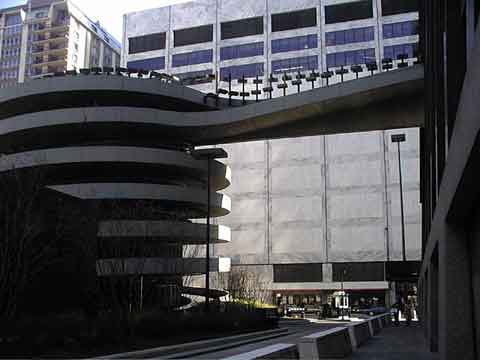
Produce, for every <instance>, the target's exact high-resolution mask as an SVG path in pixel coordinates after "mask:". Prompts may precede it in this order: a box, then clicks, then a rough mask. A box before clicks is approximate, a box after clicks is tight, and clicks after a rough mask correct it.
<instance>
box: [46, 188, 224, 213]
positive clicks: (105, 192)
mask: <svg viewBox="0 0 480 360" xmlns="http://www.w3.org/2000/svg"><path fill="white" fill-rule="evenodd" d="M49 189H51V190H55V191H58V192H60V193H62V194H65V195H69V196H72V197H75V198H78V199H82V200H158V201H162V202H168V203H173V205H175V203H176V204H177V205H178V206H177V207H178V208H179V211H180V210H182V209H183V210H182V211H184V212H185V214H187V215H189V213H192V214H190V215H191V216H190V215H189V217H192V216H193V217H195V216H197V217H199V218H202V217H205V216H204V213H206V210H207V209H206V207H207V194H206V193H207V191H206V189H200V188H188V187H183V186H173V185H158V184H139V183H88V184H72V185H55V186H49ZM188 206H190V207H191V208H189V207H188ZM195 209H200V211H201V212H203V214H198V215H195V214H194V213H195V212H196V211H194V210H195ZM230 211H231V200H230V198H229V197H228V196H227V195H224V194H219V193H215V192H214V193H212V194H211V196H210V212H211V216H212V217H218V216H224V215H227V214H229V213H230Z"/></svg>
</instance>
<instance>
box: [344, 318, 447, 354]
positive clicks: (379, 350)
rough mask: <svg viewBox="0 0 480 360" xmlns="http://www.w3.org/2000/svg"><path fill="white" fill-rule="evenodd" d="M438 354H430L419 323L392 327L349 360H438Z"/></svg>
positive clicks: (383, 330) (365, 345) (361, 348)
mask: <svg viewBox="0 0 480 360" xmlns="http://www.w3.org/2000/svg"><path fill="white" fill-rule="evenodd" d="M439 358H440V357H439V356H438V355H437V354H434V353H430V352H429V351H428V347H427V344H426V342H425V341H424V338H423V332H422V329H421V328H420V326H419V324H418V323H417V322H413V323H412V325H411V326H410V327H406V326H405V323H404V322H402V323H401V324H400V326H398V327H397V326H393V325H392V326H391V327H388V328H385V329H382V331H381V332H380V333H379V334H378V335H376V336H374V337H373V338H372V339H370V340H369V341H368V342H367V343H365V344H364V345H363V346H361V347H360V348H358V349H357V351H355V352H354V353H353V355H352V356H351V357H349V359H368V360H377V359H378V360H384V359H388V360H437V359H439Z"/></svg>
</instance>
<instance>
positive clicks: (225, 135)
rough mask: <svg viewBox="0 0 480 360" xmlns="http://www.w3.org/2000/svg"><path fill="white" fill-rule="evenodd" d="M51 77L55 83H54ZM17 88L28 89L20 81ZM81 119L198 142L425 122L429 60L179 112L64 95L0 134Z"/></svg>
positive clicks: (13, 121)
mask: <svg viewBox="0 0 480 360" xmlns="http://www.w3.org/2000/svg"><path fill="white" fill-rule="evenodd" d="M85 79H87V77H86V78H85ZM48 81H50V80H48ZM72 81H73V80H72ZM84 81H87V80H84ZM88 81H91V82H92V84H88V88H92V87H95V83H97V82H99V81H100V80H99V79H96V78H95V77H93V78H91V80H88ZM105 81H107V82H108V81H109V80H105ZM40 82H41V81H40ZM51 85H52V87H53V89H55V83H52V84H51ZM112 86H113V85H112ZM190 90H191V89H190ZM50 91H51V89H50ZM192 91H195V90H192ZM17 93H18V96H21V93H22V91H21V89H20V90H19V89H17ZM199 94H201V93H199ZM119 105H122V104H119ZM367 115H368V116H367ZM5 121H6V122H5ZM4 122H5V123H4ZM2 123H4V124H3V125H2ZM75 123H76V124H88V126H91V125H92V124H100V123H122V124H136V125H137V126H139V125H140V124H143V125H145V126H146V125H150V126H151V129H149V130H151V131H155V126H158V127H159V128H158V129H157V130H156V131H158V136H159V137H158V139H159V141H163V140H164V141H169V140H170V141H172V139H175V141H176V142H178V143H192V144H197V145H203V144H218V143H227V142H238V141H250V140H259V139H266V138H280V137H293V136H307V135H310V136H311V135H315V134H328V133H339V132H355V131H368V130H381V129H389V128H396V127H413V126H421V125H422V124H423V67H422V66H420V65H417V66H414V67H410V68H406V69H401V70H395V71H390V72H386V73H381V74H378V75H375V76H372V77H366V78H361V79H359V80H355V81H349V82H345V83H340V84H335V85H333V86H330V87H324V88H317V89H314V90H310V91H305V92H302V93H299V94H294V95H289V96H286V97H280V98H274V99H272V100H268V101H263V102H259V103H253V104H250V105H246V106H242V107H233V108H228V109H224V110H221V111H210V112H175V111H163V110H159V109H153V108H141V107H138V108H137V107H125V108H118V107H94V108H76V109H62V104H61V103H59V104H58V109H57V110H52V111H46V112H37V113H31V114H28V115H20V116H15V117H12V118H10V119H5V120H2V121H0V134H3V135H6V134H12V133H13V132H19V131H21V130H22V129H23V130H25V129H28V128H29V129H33V128H41V127H46V126H56V127H59V126H65V125H68V124H75ZM152 125H153V126H152ZM93 129H94V128H93ZM132 135H133V134H132Z"/></svg>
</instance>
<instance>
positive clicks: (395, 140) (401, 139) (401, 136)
mask: <svg viewBox="0 0 480 360" xmlns="http://www.w3.org/2000/svg"><path fill="white" fill-rule="evenodd" d="M404 141H405V134H394V135H392V142H393V143H397V148H398V177H399V181H400V216H401V219H402V257H403V261H407V257H406V251H405V221H404V216H403V184H402V163H401V159H400V143H401V142H404Z"/></svg>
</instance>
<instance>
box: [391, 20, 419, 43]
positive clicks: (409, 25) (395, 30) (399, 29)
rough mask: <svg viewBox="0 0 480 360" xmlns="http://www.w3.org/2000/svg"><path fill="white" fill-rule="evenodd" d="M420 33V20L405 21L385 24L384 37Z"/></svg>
mask: <svg viewBox="0 0 480 360" xmlns="http://www.w3.org/2000/svg"><path fill="white" fill-rule="evenodd" d="M417 34H418V21H416V20H415V21H403V22H398V23H394V24H385V25H383V38H384V39H391V38H397V37H402V36H411V35H417Z"/></svg>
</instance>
